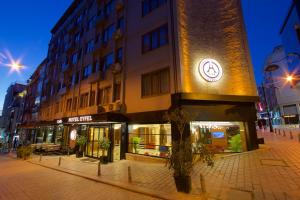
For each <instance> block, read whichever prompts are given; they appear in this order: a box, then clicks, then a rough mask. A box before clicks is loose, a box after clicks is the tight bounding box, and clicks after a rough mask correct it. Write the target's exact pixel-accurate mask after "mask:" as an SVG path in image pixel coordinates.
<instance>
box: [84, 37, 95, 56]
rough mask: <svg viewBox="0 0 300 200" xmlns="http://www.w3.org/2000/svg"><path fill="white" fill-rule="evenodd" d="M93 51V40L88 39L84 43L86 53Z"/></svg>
mask: <svg viewBox="0 0 300 200" xmlns="http://www.w3.org/2000/svg"><path fill="white" fill-rule="evenodd" d="M93 51H94V40H90V41H89V42H88V43H87V44H86V53H87V54H88V53H91V52H93Z"/></svg>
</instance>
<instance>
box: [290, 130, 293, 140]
mask: <svg viewBox="0 0 300 200" xmlns="http://www.w3.org/2000/svg"><path fill="white" fill-rule="evenodd" d="M290 139H291V140H292V139H294V137H293V134H292V131H290Z"/></svg>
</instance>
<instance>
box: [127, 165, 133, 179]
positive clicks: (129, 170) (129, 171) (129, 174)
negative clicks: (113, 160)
mask: <svg viewBox="0 0 300 200" xmlns="http://www.w3.org/2000/svg"><path fill="white" fill-rule="evenodd" d="M128 182H129V183H131V182H132V177H131V167H130V166H128Z"/></svg>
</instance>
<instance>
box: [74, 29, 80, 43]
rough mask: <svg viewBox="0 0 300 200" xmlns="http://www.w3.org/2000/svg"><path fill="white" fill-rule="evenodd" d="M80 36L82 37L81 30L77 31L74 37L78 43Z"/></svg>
mask: <svg viewBox="0 0 300 200" xmlns="http://www.w3.org/2000/svg"><path fill="white" fill-rule="evenodd" d="M80 38H81V34H80V32H78V33H76V35H75V37H74V41H75V42H76V43H78V42H79V41H80Z"/></svg>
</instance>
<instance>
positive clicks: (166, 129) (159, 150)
mask: <svg viewBox="0 0 300 200" xmlns="http://www.w3.org/2000/svg"><path fill="white" fill-rule="evenodd" d="M128 130H129V138H128V151H129V152H130V153H136V154H142V155H147V156H157V157H167V156H168V152H169V150H171V144H172V140H171V125H170V124H139V125H129V126H128Z"/></svg>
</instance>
